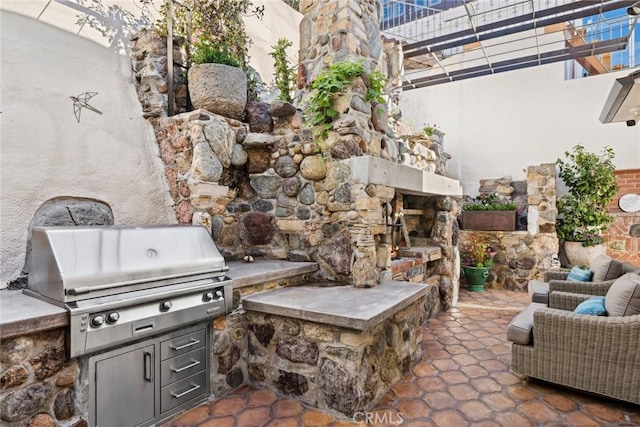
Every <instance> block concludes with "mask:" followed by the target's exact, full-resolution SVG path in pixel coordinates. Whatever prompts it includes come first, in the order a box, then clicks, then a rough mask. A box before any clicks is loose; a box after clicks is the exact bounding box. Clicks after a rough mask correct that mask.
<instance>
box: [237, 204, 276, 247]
mask: <svg viewBox="0 0 640 427" xmlns="http://www.w3.org/2000/svg"><path fill="white" fill-rule="evenodd" d="M243 224H244V231H245V234H246V238H247V239H248V241H249V243H251V244H254V245H264V244H267V243H269V242H270V241H271V239H272V238H273V235H274V233H275V226H274V225H273V216H271V215H265V214H262V213H254V212H252V213H249V214H247V215H246V216H245V217H244V220H243Z"/></svg>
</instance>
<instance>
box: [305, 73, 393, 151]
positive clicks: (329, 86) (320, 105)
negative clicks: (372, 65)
mask: <svg viewBox="0 0 640 427" xmlns="http://www.w3.org/2000/svg"><path fill="white" fill-rule="evenodd" d="M363 75H365V70H364V65H363V64H362V62H353V61H347V62H338V63H336V64H333V65H331V66H330V67H328V68H326V69H325V70H324V71H322V73H320V75H319V76H318V77H317V78H316V79H315V81H314V82H313V84H312V85H311V89H312V90H313V92H312V95H311V98H310V99H309V105H308V106H307V108H306V117H307V120H308V123H309V124H310V126H312V127H316V126H317V127H318V129H317V130H316V137H317V138H318V139H320V140H321V141H323V140H325V139H327V137H328V135H329V130H330V129H331V128H332V126H333V125H332V122H333V120H335V119H336V118H337V117H338V116H339V115H340V112H339V111H337V110H336V109H335V108H333V104H334V101H335V100H336V98H337V97H338V96H339V95H340V94H342V93H343V90H344V88H345V86H346V85H347V84H349V82H350V81H351V79H352V78H353V77H358V76H363ZM367 77H368V79H367V80H368V81H369V88H368V89H367V94H366V97H365V98H366V100H367V101H368V102H373V101H375V102H377V103H384V98H383V97H382V95H383V94H384V85H385V83H386V79H385V78H384V76H383V75H382V74H381V73H380V72H379V71H377V70H376V71H373V72H371V73H368V74H367Z"/></svg>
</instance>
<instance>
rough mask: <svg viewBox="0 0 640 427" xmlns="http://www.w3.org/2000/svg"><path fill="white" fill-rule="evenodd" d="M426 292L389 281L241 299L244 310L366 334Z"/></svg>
mask: <svg viewBox="0 0 640 427" xmlns="http://www.w3.org/2000/svg"><path fill="white" fill-rule="evenodd" d="M427 290H428V286H427V285H423V284H418V283H409V282H388V283H384V284H381V285H379V286H376V287H375V288H355V287H352V286H345V285H338V286H336V283H335V282H311V283H307V284H305V285H303V286H294V287H289V288H281V289H276V290H273V291H269V292H263V293H259V294H253V295H249V296H247V297H245V298H243V299H242V305H243V308H244V309H245V310H247V311H258V312H262V313H269V314H276V315H279V316H284V317H292V318H296V319H302V320H309V321H312V322H317V323H324V324H328V325H334V326H340V327H343V328H350V329H357V330H361V331H367V330H370V329H372V328H373V327H374V326H375V325H377V324H378V323H380V322H382V321H383V320H385V319H386V318H388V317H390V316H392V315H394V314H395V313H397V312H398V311H400V310H402V309H403V308H405V307H407V306H409V305H410V304H411V303H412V302H414V301H416V300H418V299H419V298H420V297H422V296H424V295H425V294H426V293H427Z"/></svg>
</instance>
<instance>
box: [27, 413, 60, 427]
mask: <svg viewBox="0 0 640 427" xmlns="http://www.w3.org/2000/svg"><path fill="white" fill-rule="evenodd" d="M55 425H56V422H55V420H54V419H53V418H52V417H51V415H49V414H38V415H36V416H35V417H33V418H31V419H30V420H29V424H27V427H55Z"/></svg>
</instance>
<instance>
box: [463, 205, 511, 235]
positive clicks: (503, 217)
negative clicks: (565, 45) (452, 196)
mask: <svg viewBox="0 0 640 427" xmlns="http://www.w3.org/2000/svg"><path fill="white" fill-rule="evenodd" d="M462 228H463V229H464V230H480V231H514V230H515V229H516V211H515V210H513V211H462Z"/></svg>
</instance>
